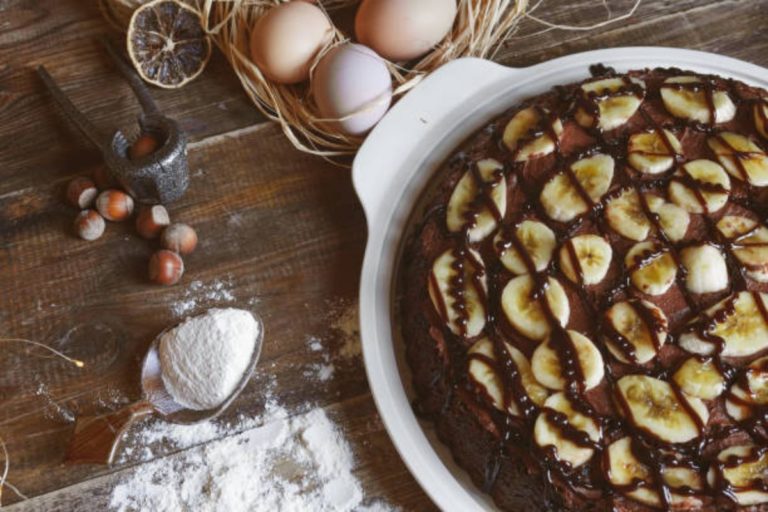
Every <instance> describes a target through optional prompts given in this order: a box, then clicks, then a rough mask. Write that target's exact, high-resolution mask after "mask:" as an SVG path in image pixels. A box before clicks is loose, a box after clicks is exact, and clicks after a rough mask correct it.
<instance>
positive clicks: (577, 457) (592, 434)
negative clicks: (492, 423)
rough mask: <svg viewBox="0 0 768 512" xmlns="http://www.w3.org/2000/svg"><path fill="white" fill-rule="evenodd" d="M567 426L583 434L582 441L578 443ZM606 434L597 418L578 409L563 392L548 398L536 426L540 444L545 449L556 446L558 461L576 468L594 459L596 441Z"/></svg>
mask: <svg viewBox="0 0 768 512" xmlns="http://www.w3.org/2000/svg"><path fill="white" fill-rule="evenodd" d="M566 429H567V430H568V431H570V432H571V433H572V434H573V435H574V437H575V436H579V438H580V439H579V442H574V441H573V440H572V436H571V435H569V433H568V432H566V431H565V430H566ZM602 435H603V433H602V430H601V428H600V425H599V424H598V423H597V421H595V419H593V418H591V417H589V416H587V415H585V414H582V413H581V412H579V411H577V410H576V408H575V407H574V406H573V404H572V403H571V401H570V400H569V399H568V397H567V396H566V394H565V393H563V392H558V393H555V394H554V395H552V396H550V397H549V398H547V401H546V402H544V409H543V410H542V412H541V413H540V414H539V416H538V418H536V423H535V424H534V426H533V438H534V440H535V441H536V444H538V445H539V446H540V447H542V448H546V447H553V448H554V454H555V456H556V458H557V460H559V461H563V462H568V463H569V464H570V465H571V466H572V467H578V466H581V465H582V464H584V463H586V462H587V461H589V459H591V458H592V456H593V455H594V453H595V450H594V444H595V443H598V442H599V441H600V439H601V438H602Z"/></svg>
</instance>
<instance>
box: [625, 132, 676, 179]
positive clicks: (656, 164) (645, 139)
mask: <svg viewBox="0 0 768 512" xmlns="http://www.w3.org/2000/svg"><path fill="white" fill-rule="evenodd" d="M627 151H628V152H629V165H631V166H632V168H633V169H636V170H637V171H639V172H641V173H643V174H651V175H653V174H661V173H663V172H666V171H668V170H670V169H671V168H672V166H673V165H675V160H676V159H677V157H678V155H682V154H683V146H682V144H680V141H679V140H678V139H677V137H675V134H674V133H672V132H671V131H669V130H666V129H662V131H661V132H659V131H656V130H654V131H650V132H645V133H636V134H634V135H632V136H631V137H630V138H629V146H628V148H627Z"/></svg>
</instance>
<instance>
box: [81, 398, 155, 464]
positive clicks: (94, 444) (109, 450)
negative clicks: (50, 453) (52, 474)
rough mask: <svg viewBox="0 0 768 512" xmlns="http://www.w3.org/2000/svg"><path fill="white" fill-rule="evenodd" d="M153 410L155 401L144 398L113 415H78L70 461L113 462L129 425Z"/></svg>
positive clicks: (112, 413)
mask: <svg viewBox="0 0 768 512" xmlns="http://www.w3.org/2000/svg"><path fill="white" fill-rule="evenodd" d="M153 411H154V408H153V407H152V404H151V403H149V402H148V401H146V400H141V401H139V402H135V403H133V404H131V405H127V406H126V407H123V408H122V409H120V410H118V411H115V412H111V413H109V414H104V415H101V416H83V417H81V418H78V419H77V421H76V422H75V433H74V437H72V440H71V441H70V443H69V448H68V449H67V457H66V461H67V462H69V463H88V462H90V463H96V464H111V463H112V461H113V460H114V458H115V455H116V452H117V446H118V445H119V441H120V438H121V437H122V436H123V434H124V433H125V431H126V430H127V429H128V426H129V425H130V424H131V423H133V422H134V421H136V420H137V419H139V418H141V417H144V416H147V415H148V414H152V412H153Z"/></svg>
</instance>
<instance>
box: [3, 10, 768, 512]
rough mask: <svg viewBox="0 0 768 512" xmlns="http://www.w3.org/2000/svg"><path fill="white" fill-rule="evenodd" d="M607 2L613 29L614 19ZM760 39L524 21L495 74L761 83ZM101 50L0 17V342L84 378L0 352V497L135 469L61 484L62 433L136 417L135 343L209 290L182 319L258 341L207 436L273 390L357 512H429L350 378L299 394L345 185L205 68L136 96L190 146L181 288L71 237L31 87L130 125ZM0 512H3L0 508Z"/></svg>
mask: <svg viewBox="0 0 768 512" xmlns="http://www.w3.org/2000/svg"><path fill="white" fill-rule="evenodd" d="M94 3H95V2H94ZM610 3H611V5H612V6H613V9H614V13H619V12H623V11H625V10H626V9H627V8H629V7H630V5H631V4H632V3H633V2H632V0H615V1H611V2H610ZM602 9H603V7H602V5H601V2H599V1H597V0H590V1H587V0H567V1H566V0H562V1H561V0H547V1H545V3H544V6H543V7H542V9H541V10H540V11H539V13H538V14H539V15H540V16H544V17H546V18H547V19H549V20H551V21H558V22H560V23H570V24H588V23H592V22H594V21H595V20H597V19H602V18H603V17H604V15H605V12H604V11H603V10H602ZM766 22H768V1H765V0H718V1H704V0H674V1H671V0H646V1H645V2H644V3H643V5H642V6H641V8H640V9H639V10H638V11H637V14H636V15H635V16H634V17H632V18H631V19H629V20H626V21H622V22H619V23H616V24H613V25H610V26H607V27H604V28H601V29H598V30H594V31H590V32H563V31H560V30H554V31H548V32H545V33H539V34H536V32H538V31H540V30H541V29H542V27H540V26H539V25H537V24H536V23H533V22H532V21H529V20H528V21H526V22H524V23H523V26H522V30H521V32H520V33H519V34H518V35H517V36H514V37H513V38H511V39H510V40H509V41H507V43H506V45H505V47H504V48H503V49H502V51H500V53H499V54H498V55H497V60H499V61H501V62H503V63H505V64H508V65H511V66H525V65H529V64H533V63H536V62H539V61H542V60H545V59H549V58H552V57H556V56H560V55H564V54H567V53H572V52H577V51H582V50H589V49H596V48H605V47H612V46H620V45H665V46H675V47H686V48H696V49H701V50H707V51H712V52H718V53H722V54H725V55H729V56H733V57H738V58H741V59H745V60H748V61H751V62H754V63H756V64H759V65H764V66H765V65H768V38H766V37H764V35H763V33H764V29H765V23H766ZM108 32H109V30H108V29H107V27H106V26H105V24H104V22H103V21H102V18H101V17H100V14H99V12H98V10H97V9H96V7H95V5H92V4H91V2H83V1H82V0H0V121H1V122H0V176H2V180H1V181H0V336H4V337H23V338H29V339H33V340H37V341H41V342H44V343H47V344H49V345H51V346H53V347H55V348H57V349H59V350H62V351H64V352H66V353H67V354H69V355H70V356H73V357H77V358H80V359H82V360H84V361H85V363H86V366H85V368H83V369H81V370H79V369H77V368H74V367H73V366H71V365H68V364H66V363H64V362H63V361H61V360H59V359H51V358H44V357H40V356H42V355H43V353H42V352H39V351H33V350H29V349H27V348H26V347H24V346H19V345H13V344H4V345H3V349H2V351H1V352H0V362H1V363H2V371H1V372H0V400H2V401H1V402H0V403H2V407H0V435H1V436H2V438H3V439H5V442H6V443H7V447H8V451H9V454H10V461H11V462H10V465H11V467H10V474H9V481H11V482H12V483H13V484H14V485H16V486H17V487H18V488H19V489H20V490H21V491H22V492H23V493H24V494H26V495H27V496H29V497H31V499H30V500H28V501H26V502H23V504H21V505H19V507H20V508H21V509H29V510H104V509H105V508H106V506H107V504H108V502H109V497H110V490H111V488H112V487H113V486H114V485H115V483H116V482H117V481H119V480H120V478H122V477H124V476H125V475H127V474H129V473H130V472H132V471H138V470H141V468H140V464H139V465H138V466H139V467H136V464H132V463H127V464H122V465H116V466H114V467H111V468H106V467H98V466H76V467H71V466H65V465H63V464H62V459H63V455H64V450H65V446H66V443H67V440H68V439H69V437H70V435H71V433H72V428H73V427H72V422H71V416H72V415H73V414H75V415H76V414H90V413H97V412H103V411H107V410H110V409H113V408H115V407H117V405H119V402H120V401H121V400H125V399H132V398H136V397H137V396H138V395H139V389H138V382H137V368H138V361H139V358H140V356H141V355H142V354H143V351H144V349H145V348H146V346H147V344H148V343H149V341H150V340H151V339H152V337H153V336H154V335H155V334H156V333H157V332H158V331H160V330H161V329H163V328H164V327H166V326H168V325H171V324H173V323H175V322H176V321H177V320H178V318H179V316H180V311H179V307H180V306H179V304H182V306H183V307H182V308H181V309H184V307H187V308H189V307H190V305H189V304H187V305H186V306H184V304H183V303H184V300H185V299H187V298H189V297H190V294H191V293H192V292H190V284H191V283H192V282H193V281H200V282H202V286H203V287H208V286H213V284H214V283H216V282H217V280H218V281H221V282H223V283H225V285H226V287H227V290H228V291H230V292H231V294H232V295H233V297H222V296H221V294H219V296H217V295H216V294H213V295H212V297H211V298H208V299H206V298H202V299H200V300H199V301H198V302H197V304H196V305H195V307H193V308H192V309H190V310H189V312H194V311H196V310H201V309H204V308H205V307H208V306H211V305H217V304H220V303H222V302H225V303H226V304H227V305H239V306H242V307H253V308H255V309H256V310H258V311H259V312H260V314H261V315H262V316H263V318H264V320H265V322H266V326H267V341H266V345H265V347H264V352H263V356H262V363H261V365H260V371H259V372H258V374H257V375H256V377H255V378H254V380H253V381H252V382H251V384H250V385H249V386H248V388H247V389H246V391H245V393H244V394H243V395H242V396H241V397H240V398H239V399H238V400H237V401H236V402H235V404H234V406H233V407H232V408H231V409H230V410H229V411H228V412H227V413H226V414H225V416H224V418H223V420H224V421H228V420H234V418H235V417H236V416H237V415H238V414H239V413H244V414H246V415H251V416H254V417H256V416H258V415H259V414H260V413H261V411H262V409H263V407H264V400H265V393H264V389H265V387H266V386H267V385H268V384H269V383H270V382H275V383H276V387H275V389H274V395H275V397H276V398H277V399H278V400H279V401H280V402H281V403H283V404H284V405H285V406H286V407H288V408H296V407H298V406H300V405H301V404H306V403H311V404H313V405H316V406H321V407H324V408H326V409H327V411H328V414H329V415H330V416H331V417H332V418H333V419H334V420H335V421H336V422H337V423H338V424H339V425H340V428H341V429H342V430H343V432H344V433H345V434H346V436H347V438H348V439H349V442H350V443H351V445H352V448H353V451H354V454H355V457H356V459H357V461H358V467H357V468H356V475H357V476H358V477H359V478H360V480H361V481H362V482H363V486H364V489H365V493H366V495H367V496H368V497H369V498H376V497H380V498H382V499H384V500H385V501H387V502H389V503H391V504H392V505H394V506H399V507H402V508H403V509H404V510H430V509H432V508H433V505H432V504H431V502H430V501H429V499H428V498H427V497H426V495H425V494H424V493H423V492H422V491H421V489H420V488H419V486H418V485H417V484H416V482H415V480H414V479H413V478H412V477H411V475H410V474H409V473H408V471H407V470H406V468H405V466H404V465H403V463H402V462H401V461H400V459H399V457H398V455H397V453H396V452H395V450H394V448H393V446H392V444H391V442H390V441H389V439H388V437H387V434H386V432H385V430H384V429H383V426H382V423H381V422H380V420H379V419H378V416H377V413H376V410H375V407H374V404H373V401H372V400H371V396H370V393H369V390H368V387H367V383H366V379H365V374H364V370H363V367H362V362H361V360H360V359H359V358H351V359H350V358H347V359H345V360H343V361H341V360H339V361H337V363H338V364H337V365H336V371H335V373H334V375H333V378H332V379H330V380H328V381H327V382H323V383H322V384H320V385H318V384H317V382H313V381H311V380H307V379H306V378H304V377H303V371H304V370H305V369H306V368H307V367H310V366H311V365H313V364H316V363H318V362H319V356H318V354H317V353H314V352H312V351H311V350H309V349H308V345H307V340H308V338H310V337H312V336H315V337H318V338H320V339H321V340H323V343H324V344H325V345H326V346H328V347H331V349H330V353H331V354H336V353H338V347H339V346H340V344H341V343H342V341H340V337H341V336H342V335H344V333H340V332H339V330H338V329H334V328H333V326H332V325H333V321H334V318H335V316H338V315H340V314H342V313H343V312H344V310H349V309H350V308H351V309H354V306H355V296H356V293H357V286H358V273H359V269H360V264H361V259H362V254H363V249H364V245H365V238H366V227H365V219H364V217H363V212H362V210H361V208H360V205H359V203H358V201H357V199H356V197H355V194H354V192H353V190H352V186H351V183H350V178H349V173H348V171H346V170H344V169H339V168H336V167H334V166H332V165H330V164H329V163H327V162H325V161H323V160H321V159H319V158H315V157H311V156H307V155H304V154H302V153H299V152H297V151H295V150H294V149H293V148H292V147H291V145H290V144H289V143H288V142H287V140H286V139H285V138H284V137H283V135H282V133H281V132H280V129H279V127H278V126H276V125H274V124H272V123H267V122H265V121H264V118H263V117H262V116H260V115H259V114H258V112H257V111H256V109H255V108H253V107H252V106H251V104H250V103H249V101H248V99H247V97H246V96H245V94H243V92H242V91H241V89H240V86H239V83H238V82H237V81H236V79H235V77H234V75H233V74H232V73H231V72H230V71H229V69H228V67H227V64H226V62H225V61H224V59H222V58H221V57H220V55H216V56H214V58H213V59H212V61H211V63H210V65H209V66H208V68H207V70H206V71H205V73H204V74H203V75H202V76H201V77H200V78H199V79H198V80H196V81H194V82H193V83H191V84H189V85H188V86H186V87H185V88H184V89H182V90H178V91H164V90H154V91H153V92H154V95H155V97H156V99H157V101H158V102H159V104H160V107H161V109H163V110H164V111H166V112H167V113H168V114H169V115H170V116H172V117H174V118H176V119H177V120H178V121H179V122H180V123H181V124H182V126H183V127H184V128H185V129H186V130H187V131H188V133H189V136H190V138H191V140H192V141H193V142H192V144H191V146H190V164H191V169H192V172H193V180H192V185H191V187H190V190H189V192H188V194H187V195H186V196H185V197H184V198H183V199H182V200H181V201H180V202H178V203H177V204H174V205H172V208H171V215H172V216H173V218H175V219H178V220H180V221H184V222H188V223H190V224H192V225H194V226H195V228H196V229H197V231H198V234H199V236H200V240H201V243H200V246H199V248H198V250H197V251H196V252H195V253H194V254H192V255H191V256H189V257H188V258H186V264H187V273H186V275H185V276H184V279H183V281H182V283H181V284H180V285H178V286H176V287H172V288H160V287H157V286H153V285H151V284H148V283H147V279H146V266H147V260H148V258H149V255H150V254H151V251H152V245H151V244H150V243H147V242H145V241H143V240H141V239H139V238H138V237H137V236H136V235H135V234H134V232H133V228H132V225H130V223H128V224H110V225H109V226H108V230H107V233H106V235H105V236H104V237H103V238H101V239H100V240H98V241H96V242H92V243H86V242H83V241H80V240H78V239H77V238H75V237H74V236H73V235H72V232H71V223H72V219H73V217H74V214H75V211H74V210H73V209H72V208H70V207H68V206H66V205H65V204H64V203H63V201H62V189H63V187H64V186H65V185H66V183H67V182H68V181H69V180H70V179H71V178H72V177H74V176H77V175H80V174H82V173H83V172H84V171H85V169H86V168H87V167H88V166H89V165H90V164H92V163H94V162H97V161H98V157H97V155H96V154H95V153H94V152H93V150H92V149H91V148H89V147H88V146H87V145H86V144H85V143H84V142H83V141H82V140H80V139H79V138H78V137H76V136H75V135H74V134H73V133H72V131H71V130H70V129H69V128H68V126H67V125H66V123H65V122H64V121H63V120H62V118H61V117H60V116H59V115H58V114H57V112H56V110H55V109H54V108H53V107H52V104H51V101H50V98H49V97H48V96H47V95H46V94H45V93H44V91H43V89H42V87H41V84H40V82H39V80H38V79H37V77H36V75H35V74H34V72H33V70H34V68H35V67H36V66H37V65H38V64H45V65H46V66H47V67H48V68H49V70H50V72H51V73H52V74H53V75H54V76H55V77H56V78H57V79H58V80H59V81H60V83H62V84H63V85H64V87H65V89H66V90H67V92H68V93H69V94H70V95H71V97H72V98H73V100H74V101H75V102H76V103H77V104H78V105H80V106H81V107H82V108H83V110H85V112H86V113H87V115H88V116H89V117H91V118H92V119H93V120H94V122H95V123H96V124H97V125H98V126H99V127H101V128H103V129H105V130H107V129H111V128H113V127H117V126H121V127H127V126H131V125H132V123H133V122H134V119H135V115H136V113H137V105H136V104H135V101H134V99H133V96H132V95H131V93H130V91H129V89H128V86H127V85H126V84H125V82H123V81H122V80H121V78H120V77H119V75H118V73H117V72H116V71H115V70H114V69H113V68H112V67H111V66H110V65H109V61H108V60H107V58H106V56H105V55H104V53H103V51H102V50H101V49H100V47H99V45H98V43H97V41H96V40H97V38H98V37H100V36H102V35H103V34H105V33H108ZM113 36H114V34H113ZM523 36H525V37H523ZM114 37H116V36H114ZM348 334H349V333H347V335H348ZM347 341H348V340H347ZM334 357H335V356H334ZM170 451H172V450H168V451H163V450H159V451H156V452H155V454H154V457H158V456H163V455H167V454H168V453H169V452H170ZM2 497H3V500H4V501H3V502H4V503H6V504H10V503H13V502H17V501H19V499H18V498H17V497H16V496H14V494H13V492H11V491H10V490H8V489H5V492H4V493H3V496H2Z"/></svg>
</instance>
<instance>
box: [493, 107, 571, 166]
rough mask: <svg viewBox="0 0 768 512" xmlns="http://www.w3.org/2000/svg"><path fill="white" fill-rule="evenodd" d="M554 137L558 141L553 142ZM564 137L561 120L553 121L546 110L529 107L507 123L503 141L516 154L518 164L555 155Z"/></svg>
mask: <svg viewBox="0 0 768 512" xmlns="http://www.w3.org/2000/svg"><path fill="white" fill-rule="evenodd" d="M547 125H549V126H547ZM553 135H556V136H557V140H552V136H553ZM562 135H563V123H562V122H561V121H560V119H551V118H550V115H549V112H548V111H546V110H545V109H540V108H537V107H528V108H526V109H523V110H521V111H520V112H518V113H517V114H515V115H514V117H513V118H512V119H511V120H510V121H509V123H507V126H506V128H504V135H503V136H502V140H503V142H504V145H505V146H506V147H507V149H509V150H510V151H512V152H513V153H514V154H515V161H516V162H526V161H528V160H533V159H535V158H540V157H543V156H546V155H549V154H550V153H553V152H554V151H555V149H557V145H558V143H559V141H560V137H561V136H562Z"/></svg>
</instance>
